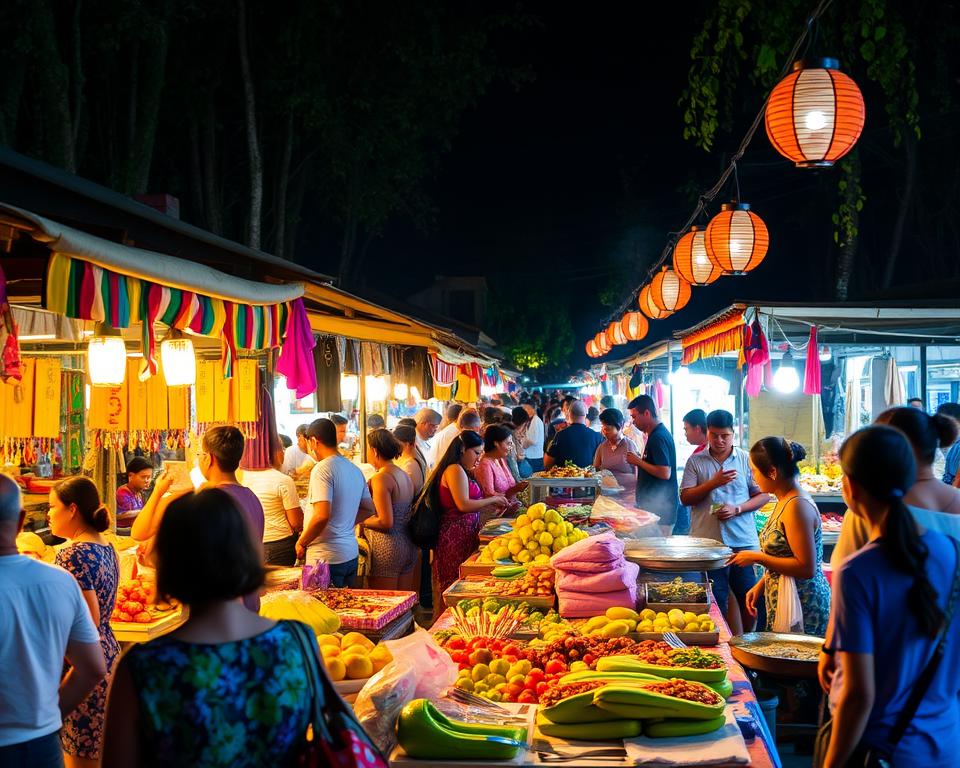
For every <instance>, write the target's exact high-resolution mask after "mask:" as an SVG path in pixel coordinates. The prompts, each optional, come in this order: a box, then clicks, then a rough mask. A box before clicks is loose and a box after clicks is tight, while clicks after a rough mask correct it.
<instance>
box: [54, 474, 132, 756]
mask: <svg viewBox="0 0 960 768" xmlns="http://www.w3.org/2000/svg"><path fill="white" fill-rule="evenodd" d="M109 525H110V513H109V511H108V510H107V508H106V507H105V506H104V505H103V504H101V503H100V494H99V493H98V492H97V487H96V486H95V485H94V484H93V481H91V480H90V479H89V478H87V477H80V476H77V477H69V478H67V479H66V480H62V481H61V482H59V483H57V485H56V486H55V487H54V488H53V490H52V491H50V530H51V532H52V533H53V534H54V535H55V536H61V537H63V538H65V539H68V540H69V544H68V545H67V546H66V547H64V548H63V549H61V550H60V551H59V552H58V553H57V560H56V562H57V565H59V566H60V567H61V568H65V569H66V570H68V571H70V573H71V574H73V577H74V578H75V579H76V580H77V583H78V584H79V585H80V589H81V590H82V592H83V597H84V599H85V600H86V601H87V604H88V605H89V606H90V613H91V615H92V616H93V623H94V624H96V625H97V629H98V630H99V632H100V646H101V647H102V648H103V655H104V658H105V659H106V662H107V676H106V677H105V678H104V679H103V680H101V681H100V683H99V684H98V685H97V687H96V688H94V689H93V691H91V692H90V694H89V695H88V696H87V698H86V699H84V701H83V702H82V703H81V704H80V706H79V707H77V708H76V709H75V710H74V711H73V712H71V713H70V714H69V715H68V716H67V717H65V718H64V720H63V730H62V731H61V734H60V739H61V742H62V744H63V751H64V753H65V754H64V762H65V763H66V765H67V766H68V768H70V767H71V766H96V765H99V764H100V750H101V747H102V744H103V720H104V714H105V712H106V706H107V688H108V686H109V684H110V675H111V673H112V671H113V666H114V662H115V661H116V658H117V655H118V654H119V652H120V646H119V644H118V643H117V639H116V638H115V637H114V636H113V631H112V630H111V629H110V614H111V613H113V604H114V602H115V601H116V598H117V583H118V582H119V580H120V563H119V561H118V560H117V553H116V552H115V551H114V549H113V547H112V546H111V545H110V544H109V543H107V541H106V540H105V539H104V538H103V536H102V535H101V534H102V533H103V532H104V531H105V530H107V528H108V527H109Z"/></svg>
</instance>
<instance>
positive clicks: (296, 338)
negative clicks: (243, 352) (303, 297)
mask: <svg viewBox="0 0 960 768" xmlns="http://www.w3.org/2000/svg"><path fill="white" fill-rule="evenodd" d="M250 309H259V310H263V309H266V308H265V307H250ZM291 310H292V311H291V314H290V319H289V321H288V322H287V334H286V337H285V338H284V340H283V346H282V347H280V359H279V360H277V372H278V373H281V374H282V375H283V376H285V377H286V379H287V389H292V390H294V392H295V393H296V395H297V397H298V398H299V397H306V396H307V395H309V394H310V393H311V392H314V391H315V390H316V388H317V369H316V366H315V364H314V360H313V348H314V346H315V345H316V341H315V340H314V338H313V333H312V331H311V330H310V320H309V319H308V318H307V310H306V309H305V308H304V306H303V301H300V300H298V301H296V302H294V303H293V305H292V307H291ZM248 348H250V347H248Z"/></svg>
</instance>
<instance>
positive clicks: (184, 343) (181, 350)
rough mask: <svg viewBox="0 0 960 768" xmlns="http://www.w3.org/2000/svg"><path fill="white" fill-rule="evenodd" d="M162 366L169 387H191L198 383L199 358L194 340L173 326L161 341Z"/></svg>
mask: <svg viewBox="0 0 960 768" xmlns="http://www.w3.org/2000/svg"><path fill="white" fill-rule="evenodd" d="M160 366H161V368H162V369H163V378H164V380H165V381H166V382H167V386H168V387H189V386H192V385H193V384H196V383H197V358H196V356H195V355H194V354H193V342H192V341H190V339H188V338H187V337H186V336H184V335H183V332H182V331H179V330H177V329H176V328H171V329H170V331H169V333H168V334H167V337H166V338H165V339H164V340H163V341H161V342H160Z"/></svg>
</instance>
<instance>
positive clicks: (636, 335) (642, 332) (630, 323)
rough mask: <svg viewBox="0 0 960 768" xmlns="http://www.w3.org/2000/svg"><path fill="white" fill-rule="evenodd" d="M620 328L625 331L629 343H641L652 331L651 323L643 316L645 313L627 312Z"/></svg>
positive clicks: (621, 320)
mask: <svg viewBox="0 0 960 768" xmlns="http://www.w3.org/2000/svg"><path fill="white" fill-rule="evenodd" d="M620 327H621V328H622V329H623V335H624V336H626V337H627V341H640V339H642V338H643V337H644V336H646V335H647V331H648V330H650V323H648V322H647V318H646V317H644V316H643V312H627V313H626V314H625V315H624V316H623V317H622V318H621V319H620Z"/></svg>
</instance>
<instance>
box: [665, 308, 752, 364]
mask: <svg viewBox="0 0 960 768" xmlns="http://www.w3.org/2000/svg"><path fill="white" fill-rule="evenodd" d="M680 344H681V346H682V347H683V357H682V359H681V364H682V365H690V364H691V363H695V362H696V361H697V360H706V359H707V358H710V357H715V356H717V355H721V354H723V353H724V352H739V351H740V350H741V349H742V348H743V310H742V309H737V308H733V309H730V310H728V311H727V312H725V313H724V314H723V315H721V316H720V317H718V318H716V319H715V320H713V321H712V322H710V323H708V324H706V325H702V326H700V327H698V328H696V329H695V330H693V331H690V332H688V333H685V334H684V335H683V336H681V338H680Z"/></svg>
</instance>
